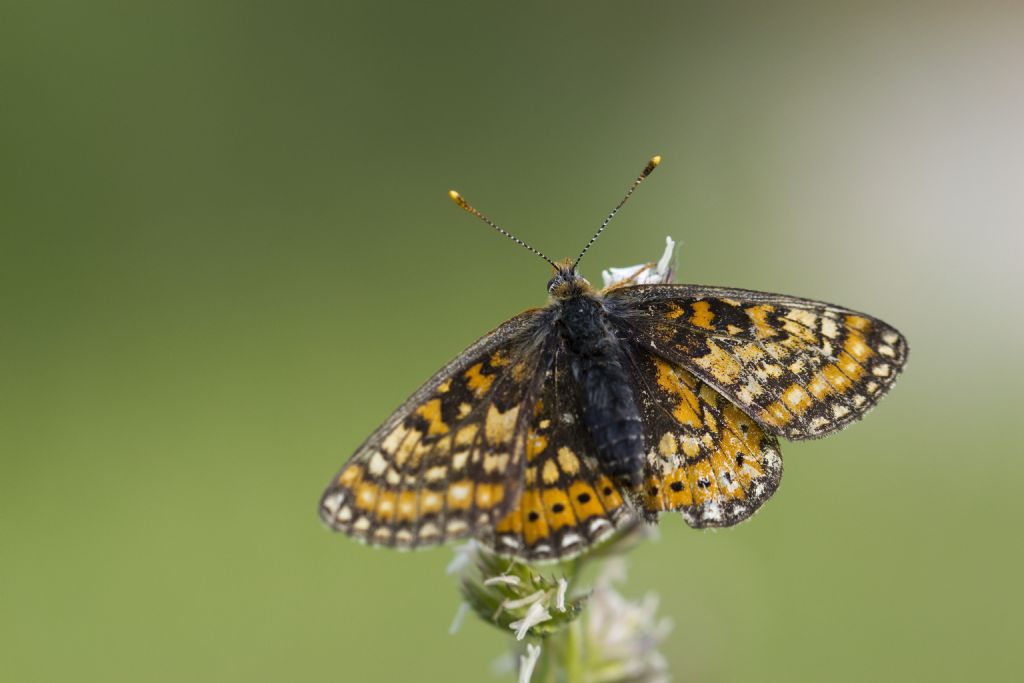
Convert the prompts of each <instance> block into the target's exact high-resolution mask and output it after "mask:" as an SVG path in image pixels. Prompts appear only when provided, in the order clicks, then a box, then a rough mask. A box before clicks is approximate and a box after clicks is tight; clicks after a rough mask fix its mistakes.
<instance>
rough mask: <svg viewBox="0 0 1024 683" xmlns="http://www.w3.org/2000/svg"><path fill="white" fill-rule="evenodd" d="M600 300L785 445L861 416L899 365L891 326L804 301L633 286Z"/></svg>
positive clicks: (644, 341)
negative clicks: (776, 436) (787, 442)
mask: <svg viewBox="0 0 1024 683" xmlns="http://www.w3.org/2000/svg"><path fill="white" fill-rule="evenodd" d="M606 302H607V305H608V306H609V308H610V309H611V310H613V311H615V314H616V319H617V320H619V322H620V325H621V326H622V328H623V330H624V332H623V334H625V335H626V336H628V337H631V338H634V339H636V340H637V342H638V343H639V344H641V345H642V346H644V347H646V348H648V349H650V350H651V351H652V352H654V353H655V354H657V355H658V356H660V357H662V358H664V359H665V360H667V361H669V362H671V363H674V364H677V365H680V366H682V367H684V368H685V369H686V370H688V371H689V372H691V373H692V374H693V375H695V376H696V377H697V378H699V379H700V380H701V381H702V382H704V383H706V384H707V385H709V386H710V387H712V388H714V389H715V390H717V391H719V392H721V393H722V394H723V395H724V396H725V397H726V398H728V399H729V400H730V401H731V402H733V403H734V404H735V405H736V406H738V407H739V408H741V409H742V410H743V411H744V412H745V413H747V414H748V415H749V416H750V417H751V418H753V419H754V420H755V421H757V422H758V424H760V425H761V427H763V428H764V430H765V431H767V432H768V433H770V434H776V435H779V436H785V437H786V438H789V439H807V438H815V437H820V436H824V435H826V434H828V433H830V432H833V431H836V430H838V429H841V428H842V427H844V426H846V425H847V424H849V423H851V422H853V421H855V420H857V419H859V418H860V417H862V416H863V415H864V414H865V413H866V412H867V411H868V410H869V409H870V408H871V407H872V406H874V405H875V403H877V402H878V400H879V399H880V398H881V397H882V395H883V394H885V392H886V391H888V389H889V387H891V386H892V384H893V382H894V381H895V379H896V376H897V375H898V374H899V372H900V370H901V369H902V367H903V365H904V363H905V362H906V358H907V351H908V348H907V343H906V340H905V339H904V338H903V336H902V335H901V334H900V333H899V332H897V331H896V330H895V329H894V328H893V327H891V326H889V325H887V324H886V323H884V322H882V321H881V320H878V319H877V318H873V317H871V316H868V315H865V314H863V313H858V312H856V311H851V310H848V309H845V308H841V307H839V306H833V305H831V304H826V303H822V302H817V301H810V300H807V299H800V298H796V297H787V296H781V295H776V294H767V293H762V292H751V291H747V290H741V289H726V288H717V287H700V286H693V285H641V286H636V287H623V288H620V289H614V290H611V291H609V292H608V296H607V298H606Z"/></svg>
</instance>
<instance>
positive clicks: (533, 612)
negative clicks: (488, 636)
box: [509, 600, 551, 640]
mask: <svg viewBox="0 0 1024 683" xmlns="http://www.w3.org/2000/svg"><path fill="white" fill-rule="evenodd" d="M550 618H551V613H550V612H548V610H547V608H546V607H544V603H542V602H540V601H539V600H538V601H537V602H535V603H533V604H532V605H530V609H528V610H526V615H525V616H524V617H523V618H522V619H520V620H518V621H513V622H512V623H511V624H509V628H511V629H512V630H513V631H515V632H516V640H522V639H523V638H525V637H526V634H527V633H528V632H529V630H530V629H531V628H533V627H534V626H536V625H537V624H539V623H540V622H542V621H547V620H548V619H550Z"/></svg>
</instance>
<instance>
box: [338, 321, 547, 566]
mask: <svg viewBox="0 0 1024 683" xmlns="http://www.w3.org/2000/svg"><path fill="white" fill-rule="evenodd" d="M541 316H542V313H541V312H539V311H527V312H526V313H523V314H521V315H519V316H517V317H515V318H513V319H512V320H510V321H508V322H506V323H505V324H503V325H502V326H500V327H499V328H498V329H496V330H495V331H493V332H492V333H491V334H489V335H487V336H485V337H484V338H483V339H481V340H480V341H479V342H477V343H476V344H474V345H473V346H472V347H470V348H469V349H467V350H466V351H465V352H464V353H462V354H461V355H460V356H459V357H458V358H456V359H455V360H454V361H452V362H451V363H450V364H448V365H447V366H446V367H445V368H443V369H442V370H441V371H440V372H438V373H437V374H436V375H434V377H432V378H431V379H430V380H429V381H428V382H427V383H426V384H424V385H423V387H421V388H420V389H419V391H417V392H416V393H415V394H414V395H413V396H412V397H411V398H410V399H409V400H408V401H406V403H405V404H404V405H403V406H402V407H401V408H399V409H398V410H397V411H396V412H395V413H394V414H393V415H392V416H391V417H390V418H389V419H388V421H387V422H385V423H384V424H383V425H382V426H381V427H380V428H379V429H377V431H376V432H374V433H373V434H372V435H371V436H370V437H369V439H367V440H366V442H365V443H363V445H362V446H360V448H359V449H358V450H357V451H356V453H355V455H353V456H352V458H351V460H349V462H348V463H347V464H346V465H345V467H344V468H342V470H341V471H340V472H339V473H338V475H337V477H335V479H334V480H333V481H332V483H331V485H330V486H329V487H328V488H327V490H326V491H325V492H324V495H323V497H322V499H321V503H320V514H321V517H322V519H323V520H324V522H325V523H326V524H327V525H328V526H330V527H331V528H333V529H335V530H338V531H343V532H345V533H347V534H349V535H351V536H353V537H356V538H358V539H360V540H363V541H366V542H368V543H371V544H373V545H386V546H393V547H399V548H412V547H422V546H429V545H435V544H438V543H443V542H446V541H449V540H453V539H458V538H464V537H466V536H468V535H470V534H472V533H474V532H475V531H476V530H477V529H480V528H487V527H489V526H493V525H494V524H495V523H496V522H497V520H499V519H501V518H503V517H504V516H505V515H506V514H507V512H508V511H509V509H510V508H511V507H512V506H513V505H515V504H516V502H517V501H518V499H519V496H520V489H521V484H522V475H521V468H522V458H523V455H524V451H525V447H526V426H527V424H528V422H529V419H528V418H529V415H528V411H529V410H530V408H531V407H532V406H533V404H534V403H535V395H536V392H537V391H539V382H538V379H537V377H538V374H539V373H538V371H537V364H538V362H539V361H540V359H541V356H540V354H538V352H537V345H536V344H535V343H534V340H535V339H536V337H537V327H538V324H539V322H540V318H541Z"/></svg>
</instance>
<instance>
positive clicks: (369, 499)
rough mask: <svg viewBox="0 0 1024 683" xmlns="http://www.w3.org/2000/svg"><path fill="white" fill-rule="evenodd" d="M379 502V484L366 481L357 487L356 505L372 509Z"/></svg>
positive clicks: (363, 508) (362, 508)
mask: <svg viewBox="0 0 1024 683" xmlns="http://www.w3.org/2000/svg"><path fill="white" fill-rule="evenodd" d="M376 503H377V485H376V484H372V483H370V482H368V481H364V482H363V483H361V484H359V486H358V487H356V507H357V508H359V509H361V510H372V509H373V506H374V505H375V504H376Z"/></svg>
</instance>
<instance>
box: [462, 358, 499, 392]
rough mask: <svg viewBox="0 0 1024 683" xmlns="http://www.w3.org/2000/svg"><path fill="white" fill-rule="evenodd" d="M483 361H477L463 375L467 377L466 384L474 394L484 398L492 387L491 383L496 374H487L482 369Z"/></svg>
mask: <svg viewBox="0 0 1024 683" xmlns="http://www.w3.org/2000/svg"><path fill="white" fill-rule="evenodd" d="M483 366H484V364H483V363H477V364H476V365H473V366H471V367H470V368H469V369H468V370H466V372H465V373H463V376H464V377H465V378H466V386H468V387H469V390H470V391H472V392H473V395H474V396H476V397H477V398H482V397H483V396H484V394H486V393H487V392H488V391H490V389H491V384H493V383H494V375H485V374H483V373H482V372H481V371H480V369H481V368H483Z"/></svg>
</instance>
